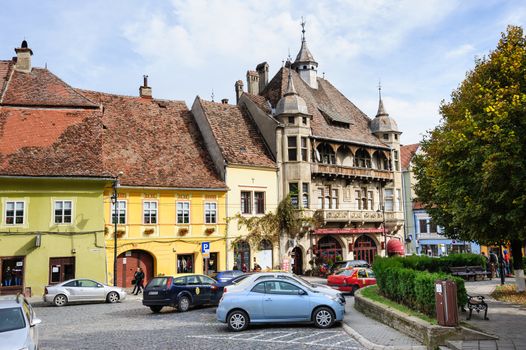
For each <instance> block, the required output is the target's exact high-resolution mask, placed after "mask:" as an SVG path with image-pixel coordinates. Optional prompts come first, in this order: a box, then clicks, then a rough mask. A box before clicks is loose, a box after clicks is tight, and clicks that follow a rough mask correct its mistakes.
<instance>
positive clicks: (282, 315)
mask: <svg viewBox="0 0 526 350" xmlns="http://www.w3.org/2000/svg"><path fill="white" fill-rule="evenodd" d="M238 286H239V288H235V289H234V288H232V290H230V289H227V291H226V292H225V293H224V294H223V297H222V298H221V301H220V302H219V306H218V307H217V310H216V318H217V320H218V321H220V322H223V323H226V324H227V325H228V328H229V329H230V330H232V331H236V332H237V331H242V330H245V329H247V327H248V326H249V324H262V323H272V324H274V323H299V322H309V323H314V324H315V326H316V327H318V328H329V327H332V325H333V324H334V322H336V321H341V320H343V316H344V313H345V304H344V303H343V302H342V301H341V299H340V298H338V297H337V296H330V295H328V294H325V293H320V292H316V291H315V290H313V289H311V288H308V287H306V286H305V285H303V284H301V283H298V282H296V281H293V280H292V279H283V278H276V277H264V278H262V279H257V280H254V281H251V282H248V281H247V282H244V283H242V284H240V285H238Z"/></svg>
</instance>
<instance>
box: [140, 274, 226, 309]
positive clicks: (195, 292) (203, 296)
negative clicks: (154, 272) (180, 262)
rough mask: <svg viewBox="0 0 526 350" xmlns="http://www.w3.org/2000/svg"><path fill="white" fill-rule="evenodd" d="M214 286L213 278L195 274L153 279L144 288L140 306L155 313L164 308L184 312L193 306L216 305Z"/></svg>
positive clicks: (215, 287) (216, 297)
mask: <svg viewBox="0 0 526 350" xmlns="http://www.w3.org/2000/svg"><path fill="white" fill-rule="evenodd" d="M215 284H216V281H215V280H214V279H213V278H210V277H208V276H205V275H197V274H179V275H175V276H160V277H154V278H153V279H152V280H151V281H150V283H148V285H147V286H146V287H145V288H144V292H143V299H142V304H143V305H145V306H148V307H149V308H150V309H151V310H152V311H153V312H155V313H157V312H160V311H161V309H162V308H163V307H164V306H171V307H174V308H176V309H177V310H178V311H181V312H185V311H188V310H189V309H190V308H191V307H193V306H198V305H217V303H218V301H219V298H218V295H217V289H218V288H217V286H216V285H215Z"/></svg>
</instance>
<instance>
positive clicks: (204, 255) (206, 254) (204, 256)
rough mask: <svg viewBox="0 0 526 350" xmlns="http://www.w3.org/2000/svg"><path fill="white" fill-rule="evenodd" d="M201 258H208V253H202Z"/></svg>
mask: <svg viewBox="0 0 526 350" xmlns="http://www.w3.org/2000/svg"><path fill="white" fill-rule="evenodd" d="M202 255H203V259H209V258H210V253H203V254H202Z"/></svg>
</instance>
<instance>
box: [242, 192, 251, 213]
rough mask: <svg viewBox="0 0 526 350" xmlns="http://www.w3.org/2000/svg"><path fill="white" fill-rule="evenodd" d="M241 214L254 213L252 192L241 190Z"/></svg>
mask: <svg viewBox="0 0 526 350" xmlns="http://www.w3.org/2000/svg"><path fill="white" fill-rule="evenodd" d="M241 214H252V192H249V191H241Z"/></svg>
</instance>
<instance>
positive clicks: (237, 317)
mask: <svg viewBox="0 0 526 350" xmlns="http://www.w3.org/2000/svg"><path fill="white" fill-rule="evenodd" d="M226 319H227V324H228V329H230V330H231V331H234V332H240V331H244V330H245V329H247V327H248V323H249V321H248V315H247V313H246V312H245V311H242V310H235V311H232V312H231V313H229V314H228V316H227V318H226Z"/></svg>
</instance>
